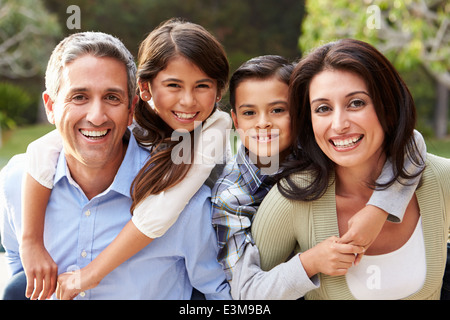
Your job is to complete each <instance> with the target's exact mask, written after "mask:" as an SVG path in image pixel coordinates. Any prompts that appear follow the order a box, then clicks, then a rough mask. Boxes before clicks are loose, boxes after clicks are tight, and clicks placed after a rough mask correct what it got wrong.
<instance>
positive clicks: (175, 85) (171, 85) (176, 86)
mask: <svg viewBox="0 0 450 320" xmlns="http://www.w3.org/2000/svg"><path fill="white" fill-rule="evenodd" d="M167 86H168V87H170V88H180V85H179V84H178V83H169V84H168V85H167Z"/></svg>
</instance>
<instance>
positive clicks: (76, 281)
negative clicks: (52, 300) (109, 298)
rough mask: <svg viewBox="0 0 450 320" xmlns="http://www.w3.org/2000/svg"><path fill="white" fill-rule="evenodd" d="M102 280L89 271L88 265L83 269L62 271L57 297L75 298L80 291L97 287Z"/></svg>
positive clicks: (62, 298) (64, 298) (59, 277)
mask: <svg viewBox="0 0 450 320" xmlns="http://www.w3.org/2000/svg"><path fill="white" fill-rule="evenodd" d="M99 283H100V281H98V280H96V279H95V277H94V276H93V275H92V274H90V273H89V270H88V267H86V268H83V269H81V270H76V271H72V272H66V273H62V274H60V275H59V276H58V285H57V287H56V298H57V299H59V300H73V299H74V298H75V297H76V296H77V295H79V294H80V292H82V291H85V290H88V289H92V288H95V287H96V286H97V285H98V284H99Z"/></svg>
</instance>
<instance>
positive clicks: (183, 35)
mask: <svg viewBox="0 0 450 320" xmlns="http://www.w3.org/2000/svg"><path fill="white" fill-rule="evenodd" d="M178 56H182V57H184V58H186V59H188V60H189V61H191V62H192V63H193V64H195V65H196V66H197V67H198V68H200V69H201V70H202V71H203V72H204V73H205V74H206V75H208V76H209V77H211V78H212V79H215V80H216V81H217V91H218V92H217V94H218V96H221V95H222V93H223V92H224V91H225V90H226V87H227V84H228V76H229V64H228V59H227V56H226V53H225V50H224V49H223V47H222V45H221V44H220V43H219V42H218V41H217V39H216V38H214V37H213V36H212V35H211V34H210V33H209V32H208V31H207V30H206V29H204V28H203V27H202V26H200V25H198V24H194V23H191V22H186V21H183V20H181V19H170V20H168V21H166V22H164V23H162V24H161V25H160V26H159V27H157V28H156V29H155V30H153V31H152V32H151V33H150V34H149V35H148V36H147V38H146V39H145V40H144V41H143V42H142V43H141V45H140V47H139V53H138V70H137V78H138V81H141V82H151V81H152V80H153V79H154V78H155V77H156V76H157V74H158V73H159V72H160V71H162V70H164V69H165V68H166V67H167V65H168V64H169V62H170V61H171V60H172V59H173V58H176V57H178ZM137 94H138V96H139V92H138V90H137ZM135 120H136V122H137V123H138V124H139V125H140V126H141V128H143V130H138V131H136V130H135V132H134V133H135V136H136V139H137V141H138V142H139V143H140V144H142V145H145V146H153V152H152V157H151V158H150V160H149V161H148V162H147V163H146V164H145V165H144V167H143V168H142V169H141V170H140V172H139V173H138V174H137V176H136V178H135V179H134V181H133V184H132V186H131V196H132V200H133V204H132V206H131V211H133V210H134V209H135V208H136V206H137V205H138V204H139V202H141V201H142V200H143V199H145V198H146V197H148V196H149V195H151V194H158V193H160V192H162V191H164V190H167V189H169V188H170V187H172V186H174V185H176V184H177V183H179V182H180V181H181V180H182V179H183V178H184V177H185V176H186V174H187V172H188V170H189V168H190V166H191V163H181V164H175V163H174V162H173V161H172V159H171V154H172V149H173V148H174V147H175V145H177V144H178V143H179V142H178V141H172V140H171V135H172V133H173V129H172V128H170V127H169V126H168V125H167V124H166V123H165V122H164V121H163V120H162V119H161V118H160V117H159V115H158V114H157V113H156V112H155V111H154V110H153V109H152V108H151V107H149V104H148V103H147V102H145V101H143V100H142V99H141V98H140V96H139V101H138V103H137V104H136V109H135ZM191 142H192V144H191V149H192V148H193V139H191ZM191 151H192V150H191ZM192 154H193V153H192V152H191V158H192Z"/></svg>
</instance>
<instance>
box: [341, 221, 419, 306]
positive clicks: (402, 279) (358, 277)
mask: <svg viewBox="0 0 450 320" xmlns="http://www.w3.org/2000/svg"><path fill="white" fill-rule="evenodd" d="M426 269H427V268H426V258H425V243H424V238H423V231H422V219H421V218H420V219H419V221H418V222H417V226H416V228H415V230H414V232H413V234H412V235H411V237H410V238H409V240H408V241H407V242H406V243H405V244H404V245H403V246H402V247H401V248H399V249H397V250H395V251H392V252H389V253H386V254H381V255H373V256H370V255H364V256H363V257H362V259H361V261H360V263H359V264H358V265H357V266H353V267H351V268H350V269H349V270H348V272H347V274H346V280H347V284H348V287H349V289H350V291H351V293H352V294H353V296H354V297H355V298H356V299H360V300H394V299H401V298H405V297H407V296H409V295H411V294H413V293H415V292H416V291H418V290H419V289H420V288H422V286H423V284H424V282H425V276H426Z"/></svg>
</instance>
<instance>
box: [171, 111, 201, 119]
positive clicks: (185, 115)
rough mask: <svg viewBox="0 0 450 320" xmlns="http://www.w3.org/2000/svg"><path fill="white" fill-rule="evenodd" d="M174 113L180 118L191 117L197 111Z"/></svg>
mask: <svg viewBox="0 0 450 320" xmlns="http://www.w3.org/2000/svg"><path fill="white" fill-rule="evenodd" d="M174 113H175V115H176V116H177V117H178V118H180V119H192V118H194V117H195V116H196V115H197V113H182V112H174Z"/></svg>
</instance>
